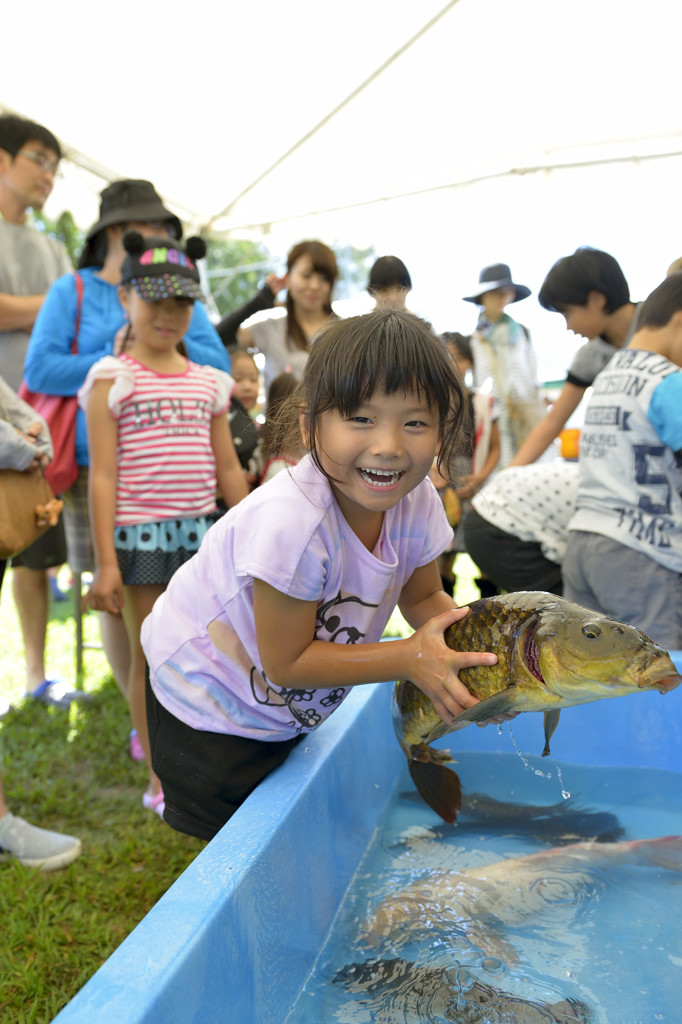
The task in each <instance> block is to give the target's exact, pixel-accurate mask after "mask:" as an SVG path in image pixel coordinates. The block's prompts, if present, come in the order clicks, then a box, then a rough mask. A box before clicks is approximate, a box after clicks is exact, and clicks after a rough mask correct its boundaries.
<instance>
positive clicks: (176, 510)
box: [79, 353, 234, 526]
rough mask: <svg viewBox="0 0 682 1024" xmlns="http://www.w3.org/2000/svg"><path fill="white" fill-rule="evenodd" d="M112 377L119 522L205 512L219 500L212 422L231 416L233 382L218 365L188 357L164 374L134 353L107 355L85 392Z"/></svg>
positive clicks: (90, 376)
mask: <svg viewBox="0 0 682 1024" xmlns="http://www.w3.org/2000/svg"><path fill="white" fill-rule="evenodd" d="M103 377H104V378H106V379H113V380H114V385H113V387H112V388H111V391H110V392H109V408H110V410H111V413H112V415H113V416H114V418H115V419H117V420H118V489H117V501H116V526H131V525H134V524H136V523H149V522H154V521H156V520H161V519H187V518H190V517H193V516H203V515H207V514H208V513H209V512H212V511H213V510H214V509H215V507H216V468H215V458H214V455H213V449H212V448H211V421H212V419H213V417H214V416H220V415H225V414H226V412H227V409H228V407H229V400H230V394H231V391H232V388H233V386H234V382H233V380H232V378H231V377H230V376H229V374H227V373H224V372H222V371H221V370H215V369H213V367H211V366H198V365H197V364H196V363H192V362H188V364H187V369H186V370H185V372H184V373H181V374H173V375H169V374H160V373H157V372H156V371H154V370H149V369H148V368H147V367H146V366H142V365H141V363H138V362H137V361H136V360H135V359H131V357H130V356H129V355H127V354H125V353H124V354H123V355H122V356H120V358H118V359H115V358H113V357H112V356H107V357H105V358H104V359H100V360H99V362H97V363H95V365H94V366H93V367H92V369H91V370H90V373H89V374H88V377H87V380H86V381H85V384H84V385H83V387H82V388H81V391H80V392H79V400H80V403H81V405H83V406H85V405H86V403H87V398H88V394H89V391H90V388H91V387H92V383H93V382H94V381H95V380H97V379H98V378H103Z"/></svg>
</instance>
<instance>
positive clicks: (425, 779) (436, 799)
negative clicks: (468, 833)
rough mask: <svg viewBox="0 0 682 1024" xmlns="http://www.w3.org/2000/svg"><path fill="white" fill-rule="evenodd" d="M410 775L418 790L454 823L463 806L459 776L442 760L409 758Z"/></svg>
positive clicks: (422, 796) (435, 808)
mask: <svg viewBox="0 0 682 1024" xmlns="http://www.w3.org/2000/svg"><path fill="white" fill-rule="evenodd" d="M408 764H409V766H410V775H411V777H412V781H413V782H414V784H415V786H416V787H417V792H418V793H419V795H420V797H421V798H422V800H423V801H424V803H426V804H428V805H429V807H430V808H431V809H432V810H434V811H435V812H436V814H439V815H440V817H441V818H442V819H443V821H445V822H447V823H448V825H452V824H453V823H454V822H455V820H456V818H457V815H458V814H459V812H460V809H461V807H462V787H461V785H460V782H459V776H458V775H457V773H456V772H453V771H452V770H451V769H450V768H446V767H445V765H444V764H442V762H440V761H413V760H409V761H408Z"/></svg>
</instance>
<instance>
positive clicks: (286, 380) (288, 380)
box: [260, 373, 300, 464]
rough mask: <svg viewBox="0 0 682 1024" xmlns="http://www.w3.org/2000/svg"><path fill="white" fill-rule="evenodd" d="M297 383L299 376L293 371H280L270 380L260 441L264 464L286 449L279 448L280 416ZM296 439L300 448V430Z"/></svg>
mask: <svg viewBox="0 0 682 1024" xmlns="http://www.w3.org/2000/svg"><path fill="white" fill-rule="evenodd" d="M297 384H298V377H294V375H293V373H280V374H278V376H277V377H275V378H274V379H273V380H272V381H271V382H270V387H269V389H268V394H267V402H266V406H265V423H264V424H263V426H262V427H261V429H260V443H261V450H262V453H263V463H264V464H265V463H266V462H267V461H268V459H272V458H274V457H275V456H276V455H281V454H282V451H283V450H284V449H280V448H279V441H280V437H281V430H280V416H281V412H282V410H283V408H284V407H285V405H286V402H287V399H288V398H289V397H290V396H291V395H292V394H293V393H294V391H295V390H296V386H297ZM295 440H296V446H297V449H298V448H299V447H300V432H297V434H296V437H295Z"/></svg>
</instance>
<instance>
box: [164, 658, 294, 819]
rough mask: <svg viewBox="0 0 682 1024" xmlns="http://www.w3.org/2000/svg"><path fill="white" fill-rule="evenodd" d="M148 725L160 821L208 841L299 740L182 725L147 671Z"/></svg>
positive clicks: (283, 759) (283, 760)
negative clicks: (161, 806) (255, 737)
mask: <svg viewBox="0 0 682 1024" xmlns="http://www.w3.org/2000/svg"><path fill="white" fill-rule="evenodd" d="M146 694H147V727H148V730H149V743H150V746H151V752H152V768H153V769H154V771H155V772H156V774H157V775H158V776H159V779H160V780H161V785H162V786H163V795H164V803H165V811H164V815H163V817H164V821H167V822H168V824H169V825H171V826H172V827H173V828H174V829H177V831H178V832H186V833H187V834H188V835H190V836H198V838H199V839H212V838H213V836H214V835H216V833H217V832H219V831H220V829H221V828H222V827H223V825H224V824H225V822H226V821H227V820H228V819H229V818H231V817H232V815H233V814H234V812H235V811H236V810H237V808H238V807H239V806H240V805H241V804H242V803H243V802H244V801H245V800H246V798H247V796H248V795H249V793H252V792H253V790H254V789H255V788H256V786H257V785H258V784H259V783H260V782H262V781H263V779H264V778H265V777H266V776H268V775H269V774H270V772H272V771H274V769H275V768H278V767H279V766H280V765H281V764H283V763H284V762H285V761H286V759H287V757H288V756H289V753H290V751H291V750H292V749H293V748H294V747H295V746H296V744H297V743H298V741H299V739H300V738H301V737H299V736H296V737H295V738H294V739H291V740H279V741H274V742H272V743H266V742H263V741H261V740H252V739H247V738H246V737H244V736H231V735H229V734H227V733H222V732H220V733H219V732H203V731H200V730H199V729H192V728H191V726H189V725H185V723H184V722H181V721H180V719H179V718H176V717H175V715H172V714H171V713H170V711H167V710H166V708H164V706H163V704H161V703H160V701H159V700H158V699H157V698H156V696H155V694H154V691H153V690H152V688H151V685H150V683H149V668H147V683H146Z"/></svg>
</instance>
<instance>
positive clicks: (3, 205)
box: [0, 114, 73, 391]
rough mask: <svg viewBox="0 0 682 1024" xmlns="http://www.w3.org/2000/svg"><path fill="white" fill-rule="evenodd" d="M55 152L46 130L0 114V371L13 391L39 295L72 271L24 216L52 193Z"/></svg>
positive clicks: (63, 254)
mask: <svg viewBox="0 0 682 1024" xmlns="http://www.w3.org/2000/svg"><path fill="white" fill-rule="evenodd" d="M61 155H62V154H61V147H60V145H59V143H58V142H57V140H56V138H55V137H54V135H53V134H52V132H49V131H48V130H47V128H43V127H42V125H39V124H35V123H34V122H33V121H28V120H26V119H25V118H23V117H18V116H16V115H14V114H3V115H0V372H1V373H2V376H3V377H4V378H5V380H6V381H7V383H8V384H9V385H10V387H12V388H14V390H15V391H16V389H17V388H18V387H19V384H20V383H21V378H22V376H23V371H24V358H25V356H26V349H27V347H28V339H29V335H30V333H31V328H32V327H33V323H34V321H35V318H36V316H37V315H38V310H39V309H40V307H41V305H42V302H43V299H44V297H45V293H46V292H47V290H48V288H49V287H50V285H51V284H52V283H53V282H54V281H56V280H57V278H58V277H61V275H62V274H67V273H69V271H71V270H73V267H72V266H71V261H70V260H69V256H68V253H67V251H66V249H65V248H64V246H63V245H62V244H61V243H60V242H57V241H55V240H54V239H52V238H48V237H47V235H45V234H42V233H41V232H39V231H36V230H35V228H34V227H33V224H32V223H31V222H30V220H29V219H28V210H29V209H33V210H40V209H42V207H43V204H44V203H45V201H46V199H47V198H48V196H49V195H50V193H51V192H52V186H53V185H54V178H55V174H56V172H57V167H58V165H59V160H60V158H61Z"/></svg>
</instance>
